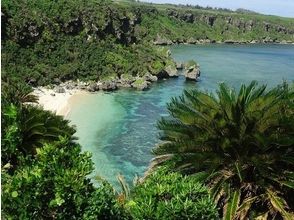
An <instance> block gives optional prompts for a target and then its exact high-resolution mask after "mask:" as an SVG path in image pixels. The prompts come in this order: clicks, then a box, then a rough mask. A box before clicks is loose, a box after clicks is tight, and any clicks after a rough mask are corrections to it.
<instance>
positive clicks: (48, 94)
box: [33, 87, 87, 117]
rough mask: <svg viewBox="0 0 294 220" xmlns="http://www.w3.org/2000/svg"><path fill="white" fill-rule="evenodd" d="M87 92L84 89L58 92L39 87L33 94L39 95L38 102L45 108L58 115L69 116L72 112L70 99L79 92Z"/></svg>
mask: <svg viewBox="0 0 294 220" xmlns="http://www.w3.org/2000/svg"><path fill="white" fill-rule="evenodd" d="M83 93H87V92H86V91H84V90H78V89H74V90H65V92H63V93H56V92H55V91H54V90H53V89H47V88H43V87H38V88H36V89H34V91H33V94H34V95H36V96H37V97H38V104H39V105H40V106H42V107H43V109H44V110H49V111H51V112H54V113H56V114H57V115H62V116H64V117H65V116H67V115H68V113H69V112H70V105H69V100H70V99H71V98H72V97H73V96H74V95H77V94H83Z"/></svg>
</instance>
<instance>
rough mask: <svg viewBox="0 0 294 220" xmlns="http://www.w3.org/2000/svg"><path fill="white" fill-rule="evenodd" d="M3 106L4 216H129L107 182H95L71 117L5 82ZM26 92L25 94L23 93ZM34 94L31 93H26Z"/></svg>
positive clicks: (53, 217)
mask: <svg viewBox="0 0 294 220" xmlns="http://www.w3.org/2000/svg"><path fill="white" fill-rule="evenodd" d="M5 88H6V89H7V90H6V91H5V92H3V93H2V109H1V111H2V112H1V118H2V121H1V125H2V129H1V136H2V141H1V162H2V165H1V173H2V176H1V183H2V197H1V200H2V201H1V202H2V203H1V208H2V210H1V211H2V217H3V218H4V219H127V218H128V215H127V214H126V212H125V210H124V209H123V207H122V205H121V204H120V203H119V202H118V200H117V199H116V193H115V191H114V189H113V188H112V186H111V185H110V184H109V183H107V182H106V181H99V187H98V188H96V187H94V185H93V183H91V181H90V179H89V178H88V174H90V173H91V172H92V171H93V162H92V161H91V155H90V153H88V152H83V153H82V152H81V147H80V146H79V145H78V144H76V143H74V142H73V140H74V138H73V133H74V132H75V130H74V128H72V127H70V126H69V125H68V121H66V120H64V119H63V118H62V117H60V116H56V115H54V114H52V113H50V112H48V111H44V110H42V109H40V108H38V107H35V106H32V105H29V104H28V103H26V102H25V101H28V100H30V101H32V100H34V99H35V98H34V97H31V98H30V99H23V97H25V96H26V95H29V94H28V93H27V92H28V90H26V89H23V90H22V89H21V88H23V87H20V90H19V93H17V94H19V95H17V96H15V97H14V103H11V102H10V101H9V100H11V99H10V98H12V97H13V92H14V91H17V89H15V88H14V87H11V88H10V87H5ZM21 92H23V93H21ZM26 97H29V96H26Z"/></svg>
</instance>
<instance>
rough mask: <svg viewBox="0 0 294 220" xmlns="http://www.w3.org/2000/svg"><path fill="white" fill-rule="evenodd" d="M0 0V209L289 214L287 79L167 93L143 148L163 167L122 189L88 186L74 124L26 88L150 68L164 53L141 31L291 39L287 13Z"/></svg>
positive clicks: (67, 215)
mask: <svg viewBox="0 0 294 220" xmlns="http://www.w3.org/2000/svg"><path fill="white" fill-rule="evenodd" d="M1 9H2V10H1V12H2V14H1V18H2V19H1V25H2V36H1V37H2V57H1V59H2V76H1V79H2V95H1V96H2V102H1V119H2V121H1V125H2V130H1V138H2V142H1V153H2V156H1V159H2V164H1V172H2V210H1V211H2V215H3V218H4V219H218V214H219V215H220V216H223V217H224V219H233V218H240V219H245V218H249V219H252V218H257V217H258V218H260V219H262V218H263V219H266V218H268V219H274V218H275V219H281V218H284V219H292V218H293V209H294V201H293V198H292V197H293V196H292V195H293V193H294V192H293V182H294V177H293V176H294V173H293V170H294V164H293V161H294V152H293V146H294V143H293V140H294V137H293V133H294V128H293V125H294V118H293V115H294V114H293V107H294V106H293V105H294V104H293V103H294V101H293V96H294V94H293V86H292V87H291V88H290V87H288V86H287V85H286V84H285V85H282V86H279V87H277V88H274V89H271V90H266V88H265V87H264V86H262V87H257V86H256V83H252V84H251V85H249V86H247V87H246V86H242V87H241V89H240V92H239V93H238V94H237V93H236V92H235V91H234V90H231V89H229V88H227V87H226V86H225V85H223V84H222V85H221V86H220V90H219V91H218V92H217V95H212V94H207V93H203V92H201V91H198V90H196V91H191V92H185V94H184V96H183V97H180V98H175V99H174V100H173V101H172V103H171V104H169V105H168V109H169V111H170V117H169V118H168V119H166V118H164V119H162V120H161V121H160V122H159V128H160V129H161V131H162V140H163V141H164V142H163V144H162V145H160V147H159V148H157V149H155V153H156V155H157V156H158V157H157V158H156V159H155V161H157V162H158V164H164V165H166V164H168V166H167V167H165V168H161V169H160V170H156V171H154V173H152V174H151V175H150V176H149V177H147V178H146V179H145V180H144V181H143V182H142V183H140V184H138V185H137V186H135V187H134V188H133V189H132V190H131V193H129V192H128V190H127V188H126V187H123V191H124V192H125V196H122V194H118V193H117V192H116V191H115V190H114V189H113V188H112V186H111V185H110V184H109V183H107V182H106V181H104V180H101V179H99V178H98V179H99V180H97V186H96V185H95V186H94V185H93V183H92V182H91V180H90V179H89V178H88V175H89V174H90V173H91V172H92V171H93V163H92V161H91V155H90V154H89V153H88V152H82V151H81V146H79V145H78V144H77V143H75V142H74V141H75V137H74V133H75V129H74V128H73V127H71V126H69V122H68V121H67V120H65V119H63V118H62V117H60V116H56V115H54V114H52V113H50V112H48V111H44V110H43V109H41V108H39V107H36V106H35V105H34V104H33V103H35V102H36V101H37V100H36V97H35V96H33V95H31V92H32V88H31V86H40V85H50V84H59V83H60V82H63V81H67V80H82V81H97V80H105V79H107V80H110V79H116V78H120V77H122V78H125V80H133V79H135V76H143V75H145V74H146V73H150V74H153V75H157V74H159V75H160V74H161V73H162V71H164V69H165V68H166V67H169V66H171V67H174V65H175V64H174V62H173V60H172V59H171V58H170V52H169V51H168V50H167V49H166V48H159V47H157V46H154V45H153V44H152V42H153V41H157V42H159V43H161V44H169V43H183V42H188V43H197V42H214V41H225V40H230V41H251V40H258V41H261V42H263V41H264V42H278V41H282V40H286V41H294V38H293V36H294V35H293V33H294V30H293V26H294V21H293V19H287V18H279V17H274V16H263V15H259V14H253V13H248V12H246V11H244V10H242V11H241V12H231V11H228V10H224V9H222V10H213V9H210V8H207V9H205V10H203V9H201V8H197V7H194V8H188V7H185V6H180V7H178V6H173V5H156V6H154V5H150V4H143V3H137V2H134V1H116V2H112V1H109V0H101V1H95V0H89V1H83V0H70V1H65V0H61V1H47V0H38V1H36V0H27V1H18V0H3V1H2V5H1ZM187 65H188V66H193V65H197V64H196V63H195V62H192V61H191V62H188V64H187ZM155 78H156V77H155ZM143 82H144V83H147V82H145V81H143V79H142V78H139V79H137V81H135V82H134V85H136V86H144V85H143ZM170 169H172V171H175V170H176V171H181V172H182V174H180V173H176V172H172V173H169V172H168V170H170ZM186 174H189V175H186ZM190 174H193V175H190ZM119 180H121V178H119ZM121 182H122V181H121ZM204 184H206V186H204ZM206 187H207V188H206ZM208 189H209V191H208ZM291 196H292V197H291ZM213 200H214V201H215V204H214V203H213ZM215 206H217V207H219V210H217V209H216V207H215ZM217 211H219V213H217Z"/></svg>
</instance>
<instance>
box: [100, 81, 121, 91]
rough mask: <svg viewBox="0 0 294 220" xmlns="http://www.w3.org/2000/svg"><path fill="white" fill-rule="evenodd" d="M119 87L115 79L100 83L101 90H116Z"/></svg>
mask: <svg viewBox="0 0 294 220" xmlns="http://www.w3.org/2000/svg"><path fill="white" fill-rule="evenodd" d="M116 89H117V85H116V83H115V82H113V81H105V82H102V83H101V84H100V85H99V90H103V91H114V90H116Z"/></svg>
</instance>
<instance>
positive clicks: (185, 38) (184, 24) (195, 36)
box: [116, 1, 294, 43]
mask: <svg viewBox="0 0 294 220" xmlns="http://www.w3.org/2000/svg"><path fill="white" fill-rule="evenodd" d="M116 2H117V4H119V5H125V6H128V7H130V8H133V7H137V8H141V9H145V10H142V12H143V13H142V17H143V19H142V20H143V22H142V24H141V26H142V29H143V31H142V32H143V33H144V34H145V35H144V36H145V37H146V38H147V39H156V38H158V35H159V36H161V38H162V40H163V39H165V40H171V41H172V42H173V43H183V42H187V43H201V42H217V41H220V42H224V41H227V42H234V41H235V42H244V43H246V42H247V43H249V42H251V41H253V42H256V43H258V42H262V43H272V42H277V43H279V42H284V43H285V42H287V41H288V42H294V18H283V17H278V16H269V15H262V14H258V13H254V12H251V11H248V10H245V9H239V10H237V11H230V10H228V9H213V8H210V7H207V8H202V7H199V6H183V5H179V6H177V5H171V4H150V3H139V2H133V1H116ZM147 9H148V10H147ZM147 11H148V12H147ZM197 40H198V41H197ZM199 40H200V41H199ZM201 40H204V41H201ZM205 40H206V41H205Z"/></svg>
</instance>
